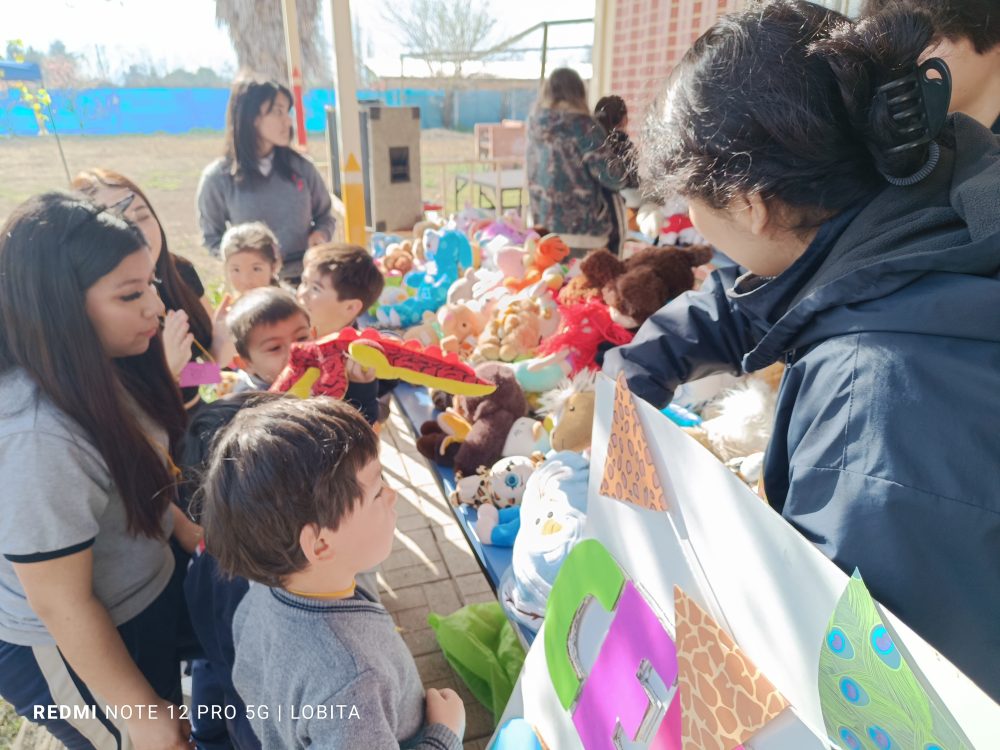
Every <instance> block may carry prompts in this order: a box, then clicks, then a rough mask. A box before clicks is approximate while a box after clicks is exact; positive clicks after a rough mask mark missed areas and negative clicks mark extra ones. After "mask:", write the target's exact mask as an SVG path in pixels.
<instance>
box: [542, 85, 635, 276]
mask: <svg viewBox="0 0 1000 750" xmlns="http://www.w3.org/2000/svg"><path fill="white" fill-rule="evenodd" d="M526 161H527V174H528V195H529V198H530V201H531V215H532V221H533V222H534V223H535V224H536V225H539V226H543V227H545V228H546V229H547V230H548V231H550V232H556V233H557V234H559V235H560V236H561V237H562V239H563V241H564V242H565V243H566V244H567V245H569V247H570V249H571V251H572V252H571V255H572V257H582V256H584V255H586V254H587V252H589V251H590V250H596V249H598V248H607V249H609V250H610V251H611V252H613V253H615V254H618V253H619V252H620V251H621V245H622V242H623V241H624V237H625V232H626V230H627V227H626V223H625V205H624V203H623V202H622V200H621V197H620V196H619V191H620V190H621V189H622V188H623V187H625V184H626V177H627V175H626V172H627V165H626V164H625V163H624V162H623V161H622V160H621V159H618V158H617V157H616V155H615V152H614V151H613V149H612V147H611V145H610V143H608V141H607V133H605V132H604V129H603V128H602V127H601V126H600V125H598V124H597V121H596V120H595V119H594V118H593V117H592V116H591V114H590V108H589V107H588V106H587V90H586V89H585V88H584V85H583V80H582V79H581V78H580V76H579V74H577V72H576V71H575V70H571V69H570V68H559V69H558V70H554V71H552V75H550V76H549V77H548V79H547V80H546V81H545V84H544V85H543V86H542V91H541V94H540V95H539V97H538V101H537V102H536V103H535V107H534V111H533V112H532V113H531V116H530V118H529V120H528V152H527V160H526Z"/></svg>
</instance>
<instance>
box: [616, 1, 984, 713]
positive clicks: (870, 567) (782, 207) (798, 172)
mask: <svg viewBox="0 0 1000 750" xmlns="http://www.w3.org/2000/svg"><path fill="white" fill-rule="evenodd" d="M931 35H932V30H931V25H930V23H929V20H928V19H927V18H926V16H924V15H922V14H920V13H917V12H914V11H905V10H898V9H893V10H886V11H885V12H884V13H880V14H875V15H873V16H870V17H868V18H866V19H865V20H863V21H861V22H858V23H857V24H852V23H851V22H849V21H848V20H847V19H846V18H844V17H843V16H840V15H839V14H837V13H833V12H831V11H827V10H825V9H823V8H820V7H819V6H815V5H812V4H810V3H804V2H776V3H771V4H767V5H764V6H757V7H755V8H754V9H753V10H747V11H746V12H743V13H739V14H736V15H734V16H730V17H728V18H726V19H724V20H721V21H719V22H718V23H717V24H716V25H715V26H714V27H713V28H711V29H710V30H709V31H707V32H706V33H705V34H704V35H703V36H702V37H701V38H700V39H699V40H698V41H697V42H696V43H695V44H694V46H693V47H692V49H691V50H690V52H689V53H688V54H687V55H686V57H685V58H684V60H683V61H682V62H681V64H680V65H679V67H678V69H677V70H676V71H675V73H674V77H673V78H672V80H671V82H670V83H669V84H668V88H667V91H666V94H665V96H664V97H663V98H662V99H661V100H660V101H659V103H658V104H657V105H656V107H657V109H656V110H655V113H656V116H654V117H653V118H652V119H651V120H650V123H649V125H648V127H647V138H646V140H645V143H646V145H647V146H648V148H649V150H648V151H647V152H645V153H644V157H643V158H645V159H647V163H646V164H645V171H644V174H643V180H644V185H647V186H649V187H652V188H655V189H657V190H659V191H661V192H663V191H666V190H676V191H678V192H679V193H680V194H681V195H683V196H684V197H685V198H686V199H687V200H688V201H689V204H690V207H691V217H692V220H693V221H694V224H695V226H696V227H697V228H698V230H699V231H700V232H701V233H702V234H704V235H705V237H706V238H707V239H708V240H709V241H710V242H712V243H713V244H715V245H717V246H718V247H720V249H722V250H723V251H724V252H726V253H727V254H729V255H730V256H731V257H732V258H733V259H734V260H736V261H737V262H738V263H740V264H741V265H742V266H744V267H745V268H746V269H748V271H747V272H746V273H743V275H741V276H738V274H737V270H738V269H736V268H730V269H725V272H716V274H715V276H714V279H713V281H714V283H713V284H709V285H707V287H706V288H703V289H702V290H699V291H698V292H693V293H689V294H687V295H685V296H683V297H679V298H677V299H675V300H674V301H672V302H671V303H670V304H668V305H667V306H666V307H664V308H663V309H662V310H660V311H659V312H658V313H656V314H655V315H654V316H653V317H652V318H650V319H649V320H648V321H647V322H646V324H645V325H644V326H643V327H642V328H641V329H640V331H639V333H638V334H637V336H636V337H635V339H634V341H633V342H632V343H631V344H630V345H627V346H624V347H621V348H619V349H616V350H613V351H611V352H609V354H608V355H607V357H606V360H605V365H604V369H605V371H606V372H607V373H609V374H612V375H615V374H617V373H618V372H624V373H625V375H626V377H627V380H628V383H629V386H630V388H631V389H632V391H633V393H635V394H636V395H638V396H640V397H642V398H644V399H646V400H648V401H650V402H652V403H653V404H656V405H660V406H662V405H664V404H666V403H667V402H669V401H670V398H671V395H672V392H673V390H674V389H675V388H676V387H677V386H678V385H680V384H681V383H684V382H685V381H688V380H694V379H696V378H699V377H702V376H704V375H708V374H710V373H713V372H720V371H730V372H734V373H738V372H752V371H756V370H759V369H762V368H763V367H765V366H767V365H769V364H771V363H772V362H776V361H782V360H783V361H784V362H785V363H786V365H787V369H786V373H785V376H784V380H783V382H782V385H781V389H780V393H779V397H778V406H777V413H776V421H775V426H774V434H773V438H772V441H771V445H770V447H769V449H768V452H767V456H766V461H765V475H764V478H765V489H766V493H767V497H768V500H769V502H770V503H771V505H772V506H773V507H774V508H775V509H776V510H778V511H780V512H781V513H782V515H783V516H784V517H785V518H786V519H787V520H788V521H789V522H790V523H791V524H792V525H793V526H794V527H795V528H797V529H798V530H799V531H800V532H801V533H802V534H803V535H805V536H806V537H807V538H808V539H810V540H811V541H812V542H813V543H815V544H816V545H817V547H818V548H819V549H820V550H822V551H823V552H824V553H825V554H826V555H828V556H829V557H830V558H831V559H832V560H833V561H834V562H835V563H836V564H837V565H838V566H840V567H841V568H842V569H843V570H844V571H845V572H848V573H851V572H852V571H853V570H854V569H855V568H857V569H859V570H860V572H861V575H862V577H863V578H864V580H865V582H866V583H867V585H868V587H869V589H870V590H871V592H872V594H873V595H874V596H875V598H876V599H878V600H879V601H880V602H882V603H883V604H884V605H885V606H886V607H888V609H890V610H891V611H893V612H894V613H895V614H896V615H898V616H899V617H900V618H901V619H902V620H903V621H905V622H906V623H907V624H908V625H909V626H911V627H912V628H913V629H914V630H915V631H916V632H917V633H919V634H920V635H921V636H922V637H923V638H925V639H926V640H927V641H928V642H930V643H931V644H932V645H933V646H935V647H936V648H937V649H939V650H940V651H941V653H942V654H944V655H945V656H946V657H947V658H949V659H950V660H951V661H952V662H953V663H954V664H955V665H956V666H957V667H959V668H960V669H961V670H962V671H963V672H965V674H967V675H968V676H969V677H970V678H971V679H972V680H974V681H975V682H976V683H977V684H978V685H979V686H980V687H981V688H982V689H983V690H985V691H986V692H987V693H988V694H989V695H991V696H992V697H993V698H994V699H1000V627H998V622H1000V493H998V492H997V490H996V487H997V476H998V473H1000V430H998V428H997V425H998V424H1000V304H997V301H998V300H1000V278H998V276H1000V192H998V191H997V189H996V186H997V184H998V180H1000V149H998V146H997V141H996V139H995V137H994V136H993V135H992V134H991V133H990V132H989V130H987V129H986V128H985V127H983V126H982V125H981V124H979V123H977V122H976V121H974V120H973V119H972V118H970V117H967V116H966V115H963V114H955V115H952V116H951V118H949V119H947V120H946V119H945V118H946V110H947V100H948V97H947V91H946V89H947V83H946V78H945V79H940V80H939V81H938V82H937V83H934V82H932V81H926V82H925V84H924V86H923V87H921V86H920V85H918V84H916V81H917V80H921V79H923V77H924V72H923V71H922V70H921V71H918V70H917V68H918V65H917V62H918V58H919V56H920V54H921V53H922V51H923V50H924V49H925V48H926V46H927V43H928V41H929V39H930V38H931ZM925 64H926V65H929V66H931V67H936V68H937V69H938V71H939V73H938V75H940V71H942V70H944V68H943V66H942V64H941V63H940V61H928V62H927V63H925ZM748 71H749V72H750V73H749V74H748ZM944 72H945V73H947V71H946V70H944ZM918 77H919V78H918ZM942 89H944V91H943V92H942ZM921 92H923V93H921ZM896 97H902V100H896ZM890 99H893V100H894V101H892V102H890V101H889V100H890ZM897 105H898V106H901V107H902V110H897V109H894V108H895V107H896V106H897ZM906 111H909V113H910V114H911V115H915V116H914V117H912V118H910V119H908V117H909V116H908V115H907V114H906ZM901 113H902V116H901V117H899V118H897V119H893V115H895V114H901ZM925 118H926V119H925ZM938 130H939V132H935V131H938Z"/></svg>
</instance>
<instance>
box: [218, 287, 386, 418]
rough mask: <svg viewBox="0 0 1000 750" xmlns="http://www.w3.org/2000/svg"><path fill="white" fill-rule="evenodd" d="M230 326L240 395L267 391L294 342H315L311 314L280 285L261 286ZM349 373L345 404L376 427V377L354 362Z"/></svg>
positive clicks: (236, 309) (238, 306) (233, 313)
mask: <svg viewBox="0 0 1000 750" xmlns="http://www.w3.org/2000/svg"><path fill="white" fill-rule="evenodd" d="M226 325H227V326H228V327H229V335H230V336H231V337H232V339H233V343H234V344H235V346H236V360H237V364H238V365H239V367H240V370H239V374H238V377H239V381H238V382H237V385H236V387H235V388H234V389H233V392H234V393H242V392H244V391H248V390H260V391H266V390H267V389H268V388H270V387H271V383H273V382H274V381H275V379H276V378H277V377H278V375H279V374H280V373H281V371H282V370H283V369H285V365H287V364H288V357H289V354H290V352H291V347H292V344H294V343H296V342H301V341H308V340H309V339H310V338H311V332H310V324H309V316H308V315H307V314H306V311H305V310H303V309H302V307H301V306H300V305H299V303H298V302H296V301H295V298H294V297H293V296H292V295H291V294H290V293H289V292H286V291H285V290H284V289H281V288H279V287H261V288H259V289H252V290H251V291H249V292H247V293H246V294H244V295H243V296H242V297H240V298H239V299H238V300H236V302H234V303H233V306H232V308H230V310H229V315H227V316H226ZM347 375H348V379H349V380H350V381H351V382H350V384H349V385H348V387H347V392H346V393H345V394H344V400H345V401H347V402H348V403H350V404H352V405H353V406H355V407H356V408H357V409H358V410H359V411H360V412H361V413H362V414H363V415H364V416H365V418H366V419H368V420H369V421H370V422H371V423H372V424H374V423H375V421H376V419H377V418H378V415H379V406H378V400H377V399H378V383H377V382H376V381H375V376H374V373H371V372H369V371H366V370H365V369H364V368H362V367H360V366H359V365H357V364H356V363H354V362H353V361H352V360H348V362H347Z"/></svg>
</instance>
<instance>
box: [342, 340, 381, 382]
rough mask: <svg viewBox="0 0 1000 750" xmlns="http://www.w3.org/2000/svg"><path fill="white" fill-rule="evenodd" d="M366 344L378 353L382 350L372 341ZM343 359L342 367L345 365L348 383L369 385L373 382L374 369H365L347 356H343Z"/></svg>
mask: <svg viewBox="0 0 1000 750" xmlns="http://www.w3.org/2000/svg"><path fill="white" fill-rule="evenodd" d="M366 343H367V345H368V346H370V347H372V348H373V349H378V350H379V351H381V350H382V347H381V346H379V345H378V344H377V343H376V342H374V341H369V342H366ZM344 357H345V360H344V365H345V367H346V370H347V379H348V380H349V381H350V382H352V383H371V382H372V381H373V380H375V368H374V367H365V366H364V365H362V364H361V363H360V362H357V361H356V360H354V359H351V356H350V355H349V354H345V355H344Z"/></svg>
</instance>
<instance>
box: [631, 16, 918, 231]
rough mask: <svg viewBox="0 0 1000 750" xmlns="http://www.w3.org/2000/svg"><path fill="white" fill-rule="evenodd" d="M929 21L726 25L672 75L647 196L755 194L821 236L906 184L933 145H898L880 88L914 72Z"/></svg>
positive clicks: (724, 200)
mask: <svg viewBox="0 0 1000 750" xmlns="http://www.w3.org/2000/svg"><path fill="white" fill-rule="evenodd" d="M930 39H931V27H930V21H929V19H928V18H927V16H926V15H924V14H922V13H920V12H917V11H912V10H904V9H901V8H895V7H894V8H892V9H889V10H886V11H885V12H883V13H880V14H878V15H877V16H874V17H872V18H869V19H866V20H864V21H862V22H860V23H857V24H854V23H852V22H851V21H850V20H849V19H847V18H846V17H845V16H843V15H841V14H839V13H836V12H834V11H831V10H827V9H825V8H822V7H820V6H818V5H815V4H813V3H808V2H801V1H799V0H778V1H776V2H768V3H765V4H754V5H751V6H749V7H748V8H746V9H745V10H743V11H741V12H739V13H734V14H732V15H729V16H724V17H723V18H721V19H719V21H717V22H716V24H715V25H714V26H712V28H710V29H709V30H708V31H707V32H705V34H703V35H702V36H701V37H700V38H699V39H698V40H697V41H696V42H695V44H694V45H693V46H692V48H691V49H690V50H689V51H688V53H687V54H686V55H685V57H684V59H683V60H682V61H681V63H680V64H679V65H678V66H677V68H676V69H675V70H674V72H673V74H672V76H671V79H670V81H669V82H668V84H667V86H666V88H665V90H664V92H663V94H662V95H661V96H660V98H659V99H658V102H657V104H656V105H654V106H653V107H652V108H651V109H650V113H649V116H648V119H647V123H646V128H645V132H644V139H643V148H642V149H640V151H641V160H642V170H643V172H644V173H645V175H646V180H645V182H644V183H643V187H644V189H645V190H647V191H649V192H651V193H652V194H654V195H658V196H660V197H667V196H669V195H673V194H677V193H679V194H681V195H682V196H685V197H688V198H696V199H699V200H701V201H704V202H705V203H707V204H709V205H710V206H713V207H715V208H724V207H726V206H728V205H729V204H730V202H731V201H732V200H733V199H735V198H736V197H737V196H739V195H741V194H742V195H746V194H750V193H757V194H760V195H761V196H762V197H764V198H765V199H766V200H770V199H777V200H778V201H780V202H781V203H782V204H784V205H785V206H787V207H789V208H790V209H791V212H792V214H794V216H792V217H790V218H791V223H792V225H793V226H794V227H798V228H802V227H807V226H815V225H816V224H818V223H820V222H821V221H823V220H824V219H825V218H827V217H828V216H830V215H834V214H837V213H839V212H840V211H842V210H843V209H845V208H847V207H848V206H850V205H852V204H855V203H857V202H859V201H862V200H864V199H866V198H869V197H870V196H872V195H873V194H874V193H876V192H878V191H880V190H882V189H883V188H885V187H886V184H887V183H886V176H887V175H888V176H900V175H908V174H911V173H913V172H915V171H917V170H918V169H919V168H920V166H921V165H922V164H923V163H924V162H925V161H926V159H927V153H928V146H927V145H926V144H924V146H923V147H922V148H913V149H907V150H906V151H905V152H903V154H902V155H892V154H890V153H889V151H890V149H891V148H893V147H894V146H897V145H900V142H899V141H898V138H899V137H900V136H899V133H898V129H894V128H892V127H890V124H889V122H887V120H886V113H885V108H884V106H882V105H880V104H879V102H878V101H874V102H873V100H876V99H877V97H876V90H877V88H878V87H879V86H881V85H883V84H885V83H887V82H889V81H891V80H894V79H896V78H899V77H900V76H901V75H904V74H907V73H909V72H913V71H915V70H916V65H917V60H918V57H919V55H920V53H921V52H922V50H923V49H924V46H925V45H926V43H927V42H928V41H929V40H930Z"/></svg>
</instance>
